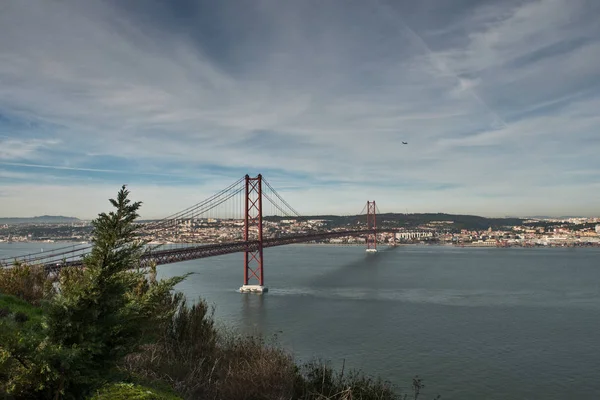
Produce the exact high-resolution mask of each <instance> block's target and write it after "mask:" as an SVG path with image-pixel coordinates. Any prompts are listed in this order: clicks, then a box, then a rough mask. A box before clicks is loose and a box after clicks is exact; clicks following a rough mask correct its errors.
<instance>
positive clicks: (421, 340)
mask: <svg viewBox="0 0 600 400" xmlns="http://www.w3.org/2000/svg"><path fill="white" fill-rule="evenodd" d="M51 246H52V245H47V244H46V245H43V246H40V244H10V245H8V244H0V257H1V256H3V255H9V254H19V253H22V252H23V251H25V252H27V251H29V250H36V251H37V250H39V249H38V248H41V247H44V248H45V249H48V248H49V247H51ZM57 246H60V245H55V247H57ZM599 256H600V249H495V248H491V249H481V248H479V249H477V248H462V249H461V248H451V247H433V246H431V247H430V246H406V247H398V248H395V249H382V250H381V251H380V252H379V253H378V254H375V255H367V254H366V253H365V252H364V249H362V248H360V247H334V246H317V245H305V246H304V245H294V246H286V247H280V248H273V249H267V250H265V257H266V274H265V276H266V283H267V286H269V290H270V291H269V293H267V294H266V295H263V296H259V295H251V294H247V295H246V294H244V295H242V294H240V293H238V292H236V290H237V289H238V288H239V286H240V285H241V283H242V282H241V280H242V273H243V269H242V255H241V254H232V255H227V256H221V257H215V258H209V259H205V260H197V261H189V262H184V263H179V264H173V265H169V266H164V267H160V272H161V274H163V276H165V275H178V274H183V273H186V272H194V273H195V274H194V275H192V276H190V277H189V278H188V279H187V280H186V281H185V282H184V283H182V284H180V286H179V289H180V290H182V291H183V292H185V293H186V295H187V296H188V297H190V298H197V297H199V296H202V297H204V298H205V299H207V300H208V301H209V302H210V303H213V304H215V306H216V307H217V309H216V314H217V317H218V319H219V320H220V321H222V322H223V323H224V324H227V325H229V326H233V327H236V328H237V329H239V330H241V331H244V332H251V333H260V334H264V335H266V336H271V335H273V334H277V337H278V340H279V342H280V343H281V344H282V345H283V346H285V347H286V348H288V349H290V350H291V351H293V352H294V353H295V354H296V356H297V357H298V358H300V359H302V360H310V359H312V358H313V357H316V356H319V357H322V358H325V359H329V360H331V361H332V362H333V363H334V364H341V363H342V362H343V360H345V362H346V365H347V366H351V367H360V368H362V369H363V370H365V371H367V372H369V373H373V374H380V375H382V376H383V377H385V378H386V379H389V380H391V381H393V382H394V383H396V384H397V385H398V386H399V387H407V386H408V385H409V384H410V378H411V377H412V376H413V375H415V374H419V375H420V376H421V377H423V378H425V384H426V386H427V388H426V389H427V390H426V393H427V395H434V394H438V393H439V394H441V395H442V397H443V398H444V399H472V398H479V399H545V400H548V399H600V340H598V338H600V265H599V264H598V259H599Z"/></svg>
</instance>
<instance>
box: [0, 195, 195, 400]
mask: <svg viewBox="0 0 600 400" xmlns="http://www.w3.org/2000/svg"><path fill="white" fill-rule="evenodd" d="M128 196H129V191H128V190H127V189H126V187H125V186H123V187H122V188H121V190H120V191H119V192H118V194H117V198H116V199H110V202H111V204H112V206H113V207H114V208H115V210H114V211H112V212H109V213H108V214H106V213H101V214H99V216H98V218H97V219H96V220H94V221H93V227H94V233H93V249H92V252H91V254H90V255H89V256H88V257H86V258H85V259H84V268H73V267H70V268H66V269H64V270H63V272H61V276H60V279H59V285H58V290H57V293H56V294H55V295H54V297H53V299H52V300H51V301H50V302H48V303H47V304H46V305H45V307H44V308H45V319H44V321H43V323H42V329H43V332H41V334H37V335H35V336H28V341H27V346H24V345H23V344H22V342H23V340H22V339H21V340H20V341H19V340H16V341H12V342H11V343H14V345H13V346H10V347H5V348H3V350H5V351H4V352H3V353H2V357H1V358H2V360H0V366H1V365H2V364H3V365H6V366H9V365H15V362H12V361H11V360H12V359H15V357H18V359H16V361H18V364H19V365H20V366H21V367H20V368H19V369H18V370H17V372H15V373H13V372H10V371H8V372H7V374H8V375H9V376H8V380H9V383H8V384H7V385H6V388H7V391H8V392H9V394H12V395H13V396H16V397H26V398H30V397H31V396H32V393H34V394H35V397H37V398H53V399H57V398H65V399H80V398H84V397H85V396H86V395H88V394H89V393H91V392H92V391H93V390H94V389H95V388H97V387H100V386H101V385H102V384H104V383H106V382H107V381H110V379H111V374H112V373H113V372H115V369H116V365H117V363H118V362H119V361H120V360H121V359H122V358H123V357H124V356H125V355H127V354H129V353H132V352H135V351H137V350H138V349H139V348H140V346H141V345H143V344H145V343H148V342H149V341H151V340H152V339H153V335H152V333H153V332H155V331H156V330H157V329H156V327H157V324H162V323H164V321H168V320H169V319H170V317H172V315H173V313H174V311H175V310H176V306H177V304H176V303H177V302H176V301H174V300H173V295H172V289H173V287H174V286H175V285H176V284H177V283H179V282H180V281H181V280H183V279H184V278H185V277H176V278H171V279H167V280H162V281H157V280H156V278H155V270H154V269H152V273H151V274H150V277H149V278H148V277H147V275H146V273H145V271H143V270H140V268H139V267H140V257H141V256H142V254H143V251H144V242H142V241H140V240H138V239H137V227H138V226H137V225H136V224H135V223H134V222H135V220H136V219H137V218H138V210H139V208H140V206H141V202H132V201H131V200H130V199H129V198H128ZM40 338H41V339H40ZM36 340H37V341H36ZM19 343H21V344H20V345H19ZM0 372H2V371H0ZM15 374H17V375H15ZM10 382H13V383H19V382H20V384H18V385H17V384H12V385H11V383H10Z"/></svg>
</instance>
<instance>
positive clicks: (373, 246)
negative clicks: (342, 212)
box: [366, 200, 377, 253]
mask: <svg viewBox="0 0 600 400" xmlns="http://www.w3.org/2000/svg"><path fill="white" fill-rule="evenodd" d="M367 229H372V230H373V232H372V233H368V234H367V250H366V251H367V253H377V207H376V206H375V200H373V201H367Z"/></svg>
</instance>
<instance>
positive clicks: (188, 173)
mask: <svg viewBox="0 0 600 400" xmlns="http://www.w3.org/2000/svg"><path fill="white" fill-rule="evenodd" d="M598 21H600V2H598V1H597V0H589V1H586V0H535V1H532V0H519V1H510V0H509V1H476V0H460V1H452V2H442V1H439V0H422V1H389V2H386V1H384V0H379V1H375V0H374V1H359V0H328V1H317V0H314V1H312V0H303V1H280V0H256V1H241V0H240V1H234V0H227V1H218V2H217V1H192V0H186V1H166V0H165V1H157V0H139V1H138V0H130V1H117V0H114V1H75V0H63V1H50V0H39V1H36V0H30V1H22V0H5V1H3V2H2V3H1V4H0V216H32V215H41V214H60V215H69V216H76V217H80V218H92V217H94V216H95V215H96V214H97V213H98V212H101V211H104V210H106V209H107V205H108V203H107V201H106V200H107V198H109V197H112V196H113V195H114V194H115V193H116V191H117V190H118V188H119V186H120V185H121V184H123V183H126V184H128V185H129V187H130V189H131V191H132V193H133V197H134V198H135V199H140V200H143V201H144V203H145V205H144V207H143V212H142V214H143V216H144V217H161V216H166V215H168V214H170V213H172V212H175V211H178V210H180V209H183V208H185V207H187V206H189V205H191V204H194V203H196V202H197V201H200V200H202V199H203V198H206V197H208V196H209V195H211V194H212V193H214V192H216V191H218V190H219V189H221V188H224V187H226V186H228V185H229V184H230V183H232V182H234V181H235V180H237V179H238V178H239V177H241V176H243V175H244V174H246V173H249V174H251V175H255V174H257V173H262V174H263V175H264V176H265V177H267V178H268V179H269V181H270V182H271V183H272V184H273V186H275V187H276V188H280V189H281V190H280V192H281V193H282V195H283V196H284V197H285V198H286V200H288V202H289V203H290V204H292V206H294V207H295V208H296V209H297V210H298V211H299V212H301V213H302V214H312V213H337V214H347V213H356V212H359V211H360V210H361V209H362V207H363V205H364V203H365V202H366V200H371V199H375V200H377V203H378V206H379V208H380V210H381V211H382V212H385V211H390V212H393V211H396V212H450V213H470V214H479V215H487V216H505V215H532V214H535V215H539V214H545V215H574V214H576V215H597V214H600V212H599V206H598V204H599V203H598V199H599V197H600V196H599V194H600V157H599V154H600V111H599V110H600V68H599V67H598V66H599V65H600V23H599V22H598ZM402 141H407V142H408V143H409V144H408V145H402V143H401V142H402Z"/></svg>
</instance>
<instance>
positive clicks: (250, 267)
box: [240, 174, 267, 293]
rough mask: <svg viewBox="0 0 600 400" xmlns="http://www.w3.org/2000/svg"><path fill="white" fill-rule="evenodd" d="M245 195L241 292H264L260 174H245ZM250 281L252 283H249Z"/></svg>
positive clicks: (265, 289)
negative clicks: (244, 245)
mask: <svg viewBox="0 0 600 400" xmlns="http://www.w3.org/2000/svg"><path fill="white" fill-rule="evenodd" d="M245 179H246V191H245V193H246V195H245V197H246V198H245V207H244V209H245V212H244V214H245V215H244V241H245V242H246V243H247V244H246V248H245V250H244V285H243V286H242V287H240V292H242V293H264V292H266V291H267V288H266V287H265V286H264V283H265V282H264V265H263V260H264V258H263V215H262V197H263V194H262V175H260V174H259V175H258V176H257V177H256V178H250V176H248V175H246V177H245ZM253 230H256V232H257V238H256V240H252V238H251V237H250V232H251V231H253ZM251 282H252V283H251Z"/></svg>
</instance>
